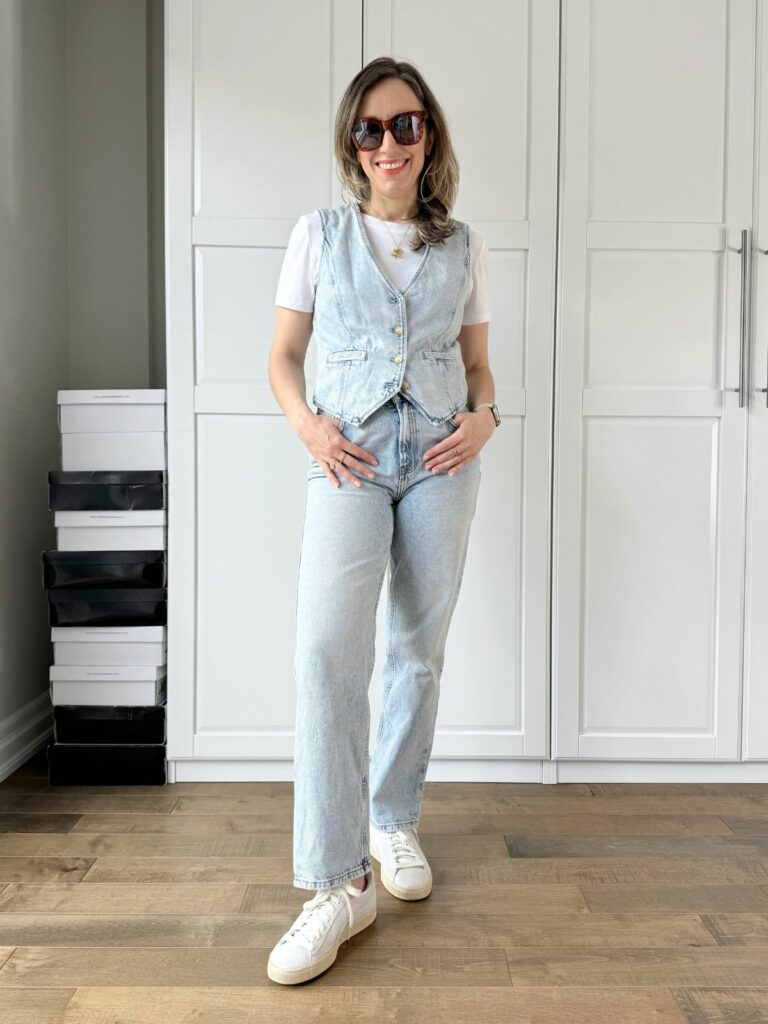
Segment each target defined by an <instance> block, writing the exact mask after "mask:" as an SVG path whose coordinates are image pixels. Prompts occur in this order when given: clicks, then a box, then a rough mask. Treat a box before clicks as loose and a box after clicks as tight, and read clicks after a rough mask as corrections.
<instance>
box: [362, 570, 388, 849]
mask: <svg viewBox="0 0 768 1024" xmlns="http://www.w3.org/2000/svg"><path fill="white" fill-rule="evenodd" d="M388 561H389V557H387V558H386V559H385V561H384V568H383V569H382V571H381V576H380V577H379V585H378V587H377V588H376V602H375V604H374V607H373V630H372V636H371V653H370V659H369V665H370V666H371V672H373V663H374V661H375V660H376V612H377V611H378V610H379V601H380V600H381V586H382V584H383V582H384V577H385V575H386V572H387V563H388ZM391 635H392V634H391V631H390V636H391ZM388 646H389V644H388ZM369 683H370V674H369ZM367 699H368V697H367V694H366V700H367ZM379 728H381V715H379ZM376 744H377V746H378V737H377V739H376ZM364 764H365V768H364V771H363V812H364V813H363V836H362V839H363V845H362V851H363V859H365V858H366V857H367V856H368V854H369V849H370V843H371V836H370V833H369V831H368V819H369V817H370V813H371V803H370V799H371V798H370V793H369V790H368V773H369V771H370V769H371V751H370V747H369V745H368V736H367V735H366V740H365V762H364Z"/></svg>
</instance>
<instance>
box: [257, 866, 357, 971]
mask: <svg viewBox="0 0 768 1024" xmlns="http://www.w3.org/2000/svg"><path fill="white" fill-rule="evenodd" d="M366 877H367V885H366V887H365V889H364V890H362V891H361V890H360V889H357V888H356V887H355V886H354V885H352V883H351V882H345V883H342V884H341V885H334V886H333V888H331V889H318V891H317V893H316V894H315V895H314V896H313V897H312V899H310V900H307V902H306V903H304V905H303V910H302V912H301V913H300V914H299V916H298V917H297V918H296V920H295V921H294V923H293V924H292V925H291V927H290V928H289V929H288V931H287V932H286V933H285V934H284V935H283V936H282V937H281V938H280V939H279V940H278V942H277V943H276V945H275V947H274V949H273V950H272V952H271V954H270V957H269V960H268V962H267V974H268V975H269V977H270V978H271V979H272V981H278V982H280V983H281V984H283V985H295V984H297V983H298V982H300V981H309V979H310V978H314V977H315V976H316V975H318V974H322V973H323V971H326V970H327V969H328V968H329V967H330V966H331V964H332V963H333V962H334V960H335V959H336V954H337V952H338V949H339V946H340V945H341V944H342V942H346V941H347V940H348V939H351V938H352V936H353V935H357V933H358V932H361V931H362V930H363V928H367V927H368V925H369V924H373V922H374V921H375V920H376V879H375V878H374V875H373V870H372V869H369V870H368V873H367V875H366Z"/></svg>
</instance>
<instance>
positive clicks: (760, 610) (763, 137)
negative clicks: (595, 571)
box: [743, 0, 768, 761]
mask: <svg viewBox="0 0 768 1024" xmlns="http://www.w3.org/2000/svg"><path fill="white" fill-rule="evenodd" d="M758 22H759V26H758V38H759V40H760V47H759V76H758V77H759V85H758V97H759V112H758V117H757V138H756V146H757V177H756V180H755V246H754V249H753V283H752V295H753V299H754V309H753V317H754V319H753V329H752V352H753V359H752V372H751V374H750V376H751V383H752V391H751V399H750V410H749V453H748V457H747V477H748V480H749V487H748V496H749V505H748V508H747V560H746V566H747V582H746V588H747V589H746V601H745V626H746V628H745V634H744V732H743V735H744V751H743V760H745V761H766V760H768V528H767V524H768V390H766V389H768V253H766V249H768V8H767V7H766V3H765V0H759V4H758Z"/></svg>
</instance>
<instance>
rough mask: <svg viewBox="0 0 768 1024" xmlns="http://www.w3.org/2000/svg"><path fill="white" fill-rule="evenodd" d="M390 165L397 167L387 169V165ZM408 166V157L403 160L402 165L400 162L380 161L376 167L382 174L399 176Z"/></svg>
mask: <svg viewBox="0 0 768 1024" xmlns="http://www.w3.org/2000/svg"><path fill="white" fill-rule="evenodd" d="M388 163H390V164H391V163H394V164H396V166H394V167H387V166H386V164H388ZM407 166H408V157H405V159H404V160H403V162H402V163H399V162H397V161H394V160H379V161H378V162H377V163H376V167H377V168H378V169H379V170H380V171H381V173H382V174H398V173H399V172H400V171H402V170H403V169H404V168H405V167H407Z"/></svg>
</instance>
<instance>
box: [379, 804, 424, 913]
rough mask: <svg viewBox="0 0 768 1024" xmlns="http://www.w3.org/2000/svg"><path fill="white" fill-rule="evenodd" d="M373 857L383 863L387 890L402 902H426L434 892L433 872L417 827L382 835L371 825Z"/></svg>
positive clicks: (383, 874)
mask: <svg viewBox="0 0 768 1024" xmlns="http://www.w3.org/2000/svg"><path fill="white" fill-rule="evenodd" d="M369 831H370V840H369V843H368V846H369V849H370V851H371V856H372V857H375V858H376V860H377V861H379V863H380V864H381V882H382V885H383V886H384V888H385V889H386V890H387V891H388V892H391V893H392V895H393V896H397V897H398V898H399V899H401V900H423V899H424V897H425V896H429V894H430V893H431V892H432V871H431V869H430V866H429V864H428V862H427V858H426V857H425V855H424V851H423V850H422V848H421V844H420V843H419V837H418V835H417V833H416V829H415V828H401V829H399V830H398V831H397V832H382V831H380V830H379V829H377V828H376V826H375V825H374V823H373V822H372V821H371V822H370V828H369Z"/></svg>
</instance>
